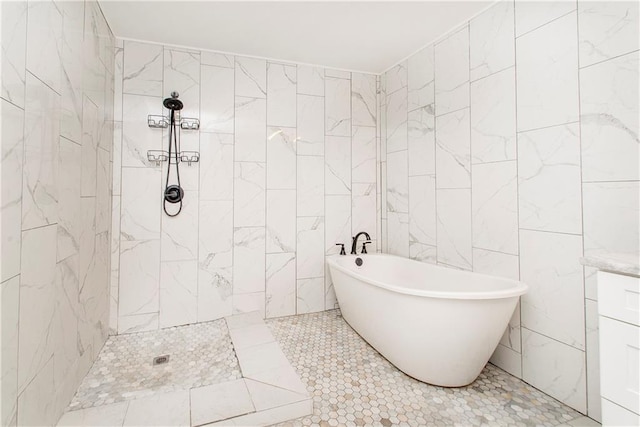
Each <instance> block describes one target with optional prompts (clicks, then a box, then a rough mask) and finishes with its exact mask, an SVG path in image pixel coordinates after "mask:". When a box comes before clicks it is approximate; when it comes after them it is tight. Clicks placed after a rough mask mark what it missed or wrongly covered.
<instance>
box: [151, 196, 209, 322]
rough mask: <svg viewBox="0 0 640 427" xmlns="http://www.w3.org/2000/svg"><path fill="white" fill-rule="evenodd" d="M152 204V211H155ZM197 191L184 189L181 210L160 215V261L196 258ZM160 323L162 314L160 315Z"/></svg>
mask: <svg viewBox="0 0 640 427" xmlns="http://www.w3.org/2000/svg"><path fill="white" fill-rule="evenodd" d="M177 209H178V205H174V206H172V207H171V206H170V204H169V203H167V210H169V212H176V211H177ZM157 210H158V208H157V206H154V211H157ZM198 213H199V212H198V192H197V191H189V190H187V191H185V192H184V197H183V199H182V210H181V211H180V214H179V215H177V216H175V217H170V216H168V215H165V214H164V212H162V213H161V214H160V216H161V218H162V219H161V226H160V252H161V254H162V256H161V257H160V259H161V260H162V261H188V260H196V259H198ZM160 323H162V315H161V316H160Z"/></svg>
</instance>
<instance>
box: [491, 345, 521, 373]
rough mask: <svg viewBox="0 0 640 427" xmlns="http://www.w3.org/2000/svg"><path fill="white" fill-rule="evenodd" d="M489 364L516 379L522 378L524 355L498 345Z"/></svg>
mask: <svg viewBox="0 0 640 427" xmlns="http://www.w3.org/2000/svg"><path fill="white" fill-rule="evenodd" d="M489 362H491V363H492V364H494V365H496V366H497V367H499V368H500V369H503V370H505V371H507V372H508V373H510V374H511V375H513V376H514V377H516V378H522V355H521V354H520V353H518V352H517V351H515V350H512V349H510V348H508V347H505V346H503V345H502V344H498V347H496V350H495V351H494V352H493V354H492V355H491V358H490V359H489Z"/></svg>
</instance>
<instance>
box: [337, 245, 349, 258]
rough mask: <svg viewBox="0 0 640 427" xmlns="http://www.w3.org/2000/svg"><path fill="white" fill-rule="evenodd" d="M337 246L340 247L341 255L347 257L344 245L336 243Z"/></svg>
mask: <svg viewBox="0 0 640 427" xmlns="http://www.w3.org/2000/svg"><path fill="white" fill-rule="evenodd" d="M336 246H340V255H346V254H347V253H346V252H345V251H344V243H336Z"/></svg>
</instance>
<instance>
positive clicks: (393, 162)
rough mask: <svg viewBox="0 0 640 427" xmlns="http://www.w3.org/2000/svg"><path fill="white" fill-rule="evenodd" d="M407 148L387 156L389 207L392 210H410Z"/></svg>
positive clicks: (405, 211)
mask: <svg viewBox="0 0 640 427" xmlns="http://www.w3.org/2000/svg"><path fill="white" fill-rule="evenodd" d="M408 168H409V166H408V159H407V150H403V151H396V152H394V153H389V154H388V156H387V209H388V211H390V212H404V213H407V212H408V211H409V200H408V199H409V180H408Z"/></svg>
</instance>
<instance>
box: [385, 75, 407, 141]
mask: <svg viewBox="0 0 640 427" xmlns="http://www.w3.org/2000/svg"><path fill="white" fill-rule="evenodd" d="M407 108H408V104H407V88H406V87H404V88H400V89H399V90H397V91H395V92H393V93H391V94H390V95H389V96H388V97H387V106H386V115H387V126H386V128H387V133H386V144H387V150H386V152H387V153H392V152H395V151H400V150H405V149H406V148H407V133H408V126H407Z"/></svg>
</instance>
